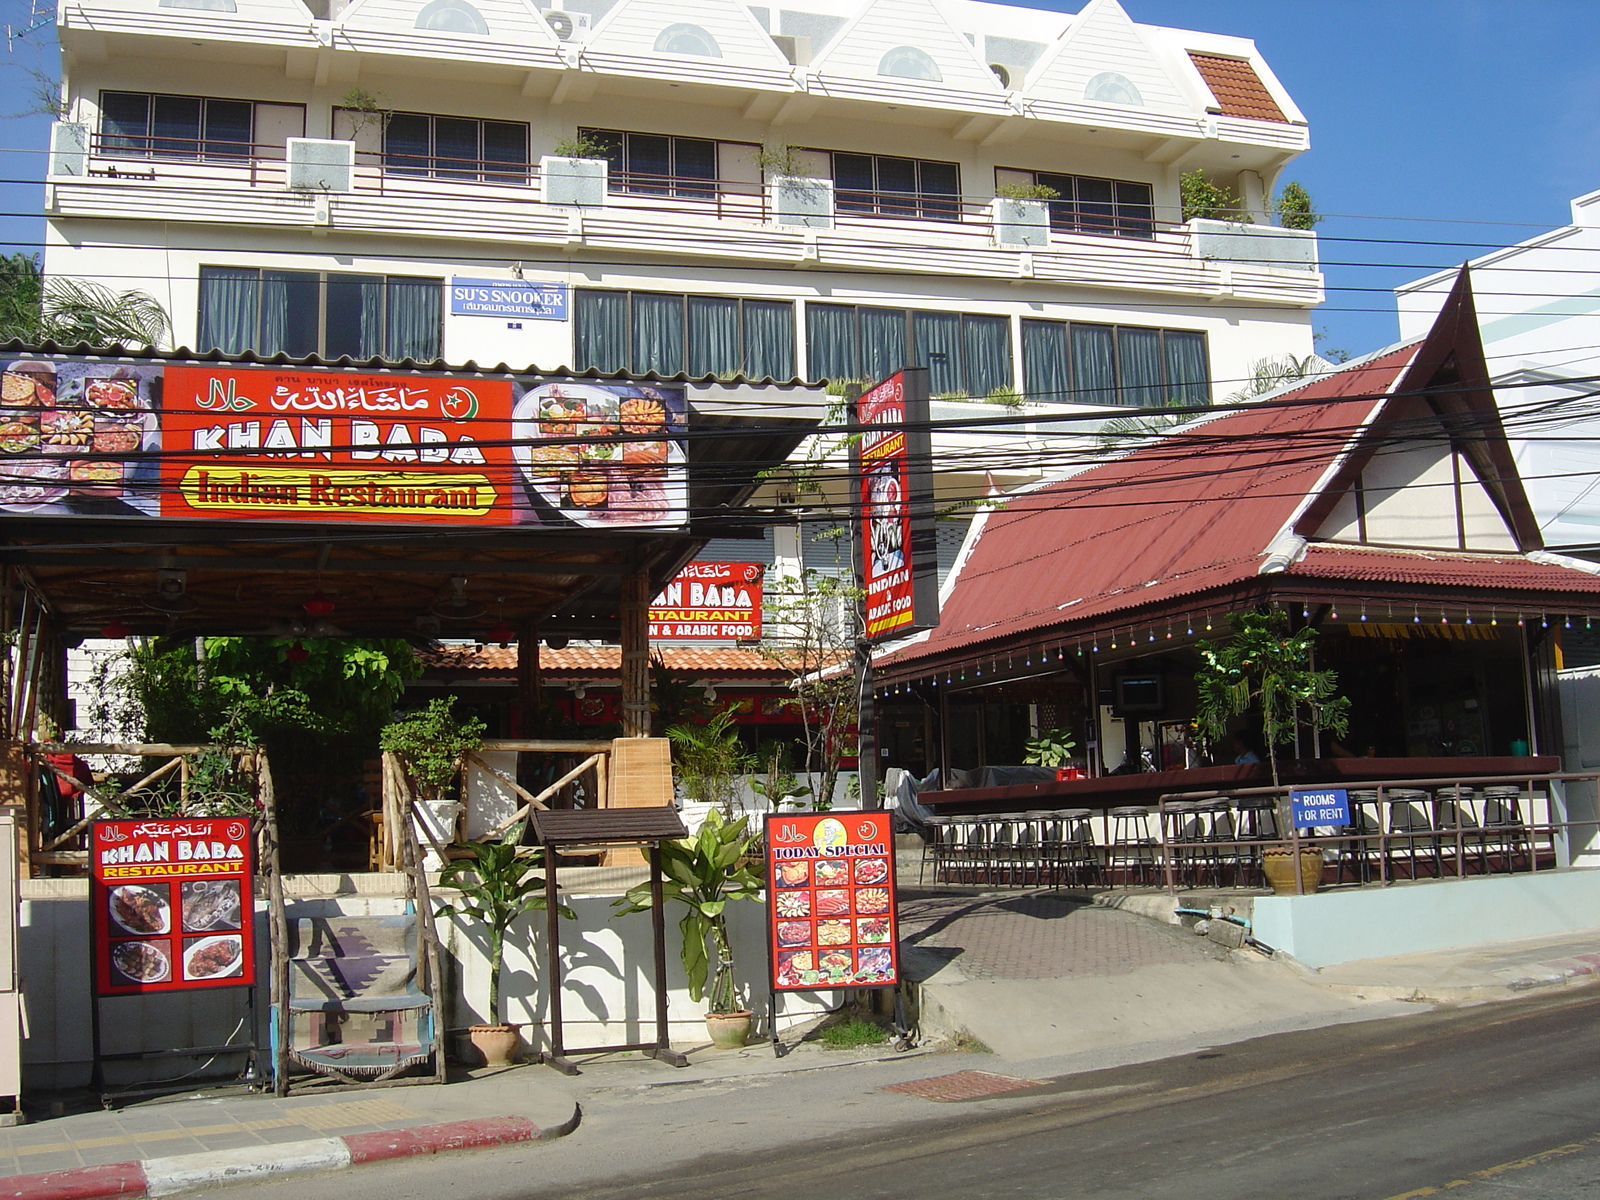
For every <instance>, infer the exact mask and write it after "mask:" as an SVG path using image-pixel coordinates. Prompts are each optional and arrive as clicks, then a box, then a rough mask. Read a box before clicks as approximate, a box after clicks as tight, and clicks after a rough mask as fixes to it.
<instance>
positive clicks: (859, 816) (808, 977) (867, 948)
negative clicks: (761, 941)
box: [766, 812, 900, 992]
mask: <svg viewBox="0 0 1600 1200" xmlns="http://www.w3.org/2000/svg"><path fill="white" fill-rule="evenodd" d="M766 821H767V929H768V940H769V944H770V945H771V947H772V953H771V955H770V957H769V969H770V973H771V985H772V988H773V989H774V990H775V991H783V992H807V991H814V990H816V989H818V988H840V987H889V986H893V985H896V984H898V983H899V982H900V952H899V941H900V938H899V927H898V926H899V923H898V921H897V919H896V915H895V880H894V835H893V829H892V825H891V822H892V817H891V816H890V814H888V813H885V812H856V813H839V814H838V815H833V814H829V813H804V814H796V815H794V816H785V815H782V814H771V815H768V817H767V819H766Z"/></svg>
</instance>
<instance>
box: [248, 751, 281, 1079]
mask: <svg viewBox="0 0 1600 1200" xmlns="http://www.w3.org/2000/svg"><path fill="white" fill-rule="evenodd" d="M256 764H257V776H256V778H257V780H258V795H259V798H260V801H261V835H262V836H261V840H262V841H263V842H264V843H265V850H266V853H265V854H264V855H262V858H263V860H264V865H265V866H266V869H267V928H268V931H269V940H270V942H271V943H272V964H271V971H272V975H271V986H270V994H271V997H272V1000H273V1002H274V1008H273V1014H272V1022H273V1033H274V1036H273V1043H274V1044H273V1047H272V1090H273V1094H274V1095H277V1096H280V1097H281V1096H287V1095H288V1094H289V939H288V935H289V930H288V919H287V914H286V912H285V910H284V905H283V859H282V855H281V854H280V851H279V844H278V798H277V793H276V791H275V790H274V789H273V786H272V767H271V765H270V764H269V763H268V762H267V752H266V751H265V750H263V751H261V754H260V757H258V758H257V759H256ZM252 907H253V906H252Z"/></svg>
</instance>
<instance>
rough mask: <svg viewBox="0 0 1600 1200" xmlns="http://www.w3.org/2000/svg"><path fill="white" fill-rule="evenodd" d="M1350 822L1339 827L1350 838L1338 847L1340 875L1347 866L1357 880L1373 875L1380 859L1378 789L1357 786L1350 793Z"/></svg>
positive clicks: (1367, 879)
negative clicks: (1363, 788) (1358, 788)
mask: <svg viewBox="0 0 1600 1200" xmlns="http://www.w3.org/2000/svg"><path fill="white" fill-rule="evenodd" d="M1349 797H1350V824H1348V825H1346V826H1345V827H1344V828H1343V829H1341V830H1340V832H1341V833H1344V834H1347V835H1348V836H1349V838H1350V840H1349V841H1347V842H1344V843H1341V845H1340V847H1339V878H1340V879H1343V878H1344V876H1345V873H1346V871H1347V870H1348V871H1349V873H1350V874H1351V876H1352V877H1353V878H1354V879H1355V881H1356V882H1357V883H1366V882H1367V881H1369V880H1370V879H1371V878H1372V868H1373V865H1374V864H1375V863H1377V862H1378V861H1379V845H1378V842H1377V840H1376V839H1377V837H1378V834H1379V831H1380V830H1381V829H1382V828H1383V824H1382V822H1381V821H1380V819H1379V816H1378V793H1377V792H1376V791H1371V790H1357V791H1352V792H1350V793H1349Z"/></svg>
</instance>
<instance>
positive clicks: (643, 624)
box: [619, 571, 650, 738]
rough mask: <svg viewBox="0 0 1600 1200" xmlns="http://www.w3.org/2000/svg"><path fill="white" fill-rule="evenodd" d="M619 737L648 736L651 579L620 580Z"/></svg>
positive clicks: (635, 575)
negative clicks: (620, 680)
mask: <svg viewBox="0 0 1600 1200" xmlns="http://www.w3.org/2000/svg"><path fill="white" fill-rule="evenodd" d="M619 615H620V617H621V621H622V631H621V632H622V736H623V737H629V738H634V737H649V736H650V576H649V575H648V574H647V573H646V572H644V571H634V572H632V573H631V574H628V575H624V576H623V577H622V604H621V608H620V613H619Z"/></svg>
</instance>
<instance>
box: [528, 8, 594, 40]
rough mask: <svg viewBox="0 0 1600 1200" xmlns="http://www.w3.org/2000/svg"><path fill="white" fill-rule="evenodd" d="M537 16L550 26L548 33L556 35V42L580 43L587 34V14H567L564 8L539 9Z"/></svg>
mask: <svg viewBox="0 0 1600 1200" xmlns="http://www.w3.org/2000/svg"><path fill="white" fill-rule="evenodd" d="M539 15H540V16H541V17H543V18H544V23H545V24H546V25H548V26H550V32H552V33H554V34H555V35H556V40H557V41H562V42H577V41H582V40H583V37H584V35H585V34H587V33H588V32H589V14H588V13H581V12H568V11H567V10H566V9H564V8H541V9H540V10H539Z"/></svg>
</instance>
